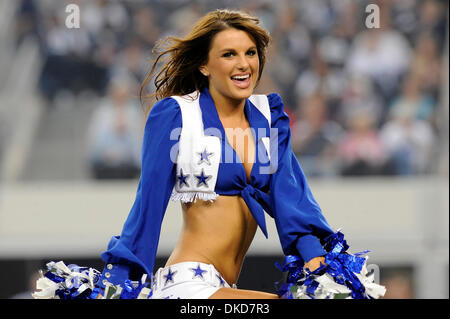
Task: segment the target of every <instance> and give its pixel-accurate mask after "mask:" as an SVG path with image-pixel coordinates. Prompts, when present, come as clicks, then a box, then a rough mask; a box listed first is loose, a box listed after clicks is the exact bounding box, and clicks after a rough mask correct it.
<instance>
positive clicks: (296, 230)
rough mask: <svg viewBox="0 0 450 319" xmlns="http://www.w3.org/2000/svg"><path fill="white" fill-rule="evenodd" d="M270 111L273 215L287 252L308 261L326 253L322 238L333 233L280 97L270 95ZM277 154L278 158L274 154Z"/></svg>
mask: <svg viewBox="0 0 450 319" xmlns="http://www.w3.org/2000/svg"><path fill="white" fill-rule="evenodd" d="M268 99H269V105H270V113H271V122H272V123H271V145H272V146H271V162H274V163H275V165H274V167H273V173H272V177H271V184H270V195H271V197H272V205H273V215H274V216H273V217H274V219H275V224H276V227H277V231H278V235H279V238H280V241H281V246H282V248H283V252H284V254H285V255H300V257H301V258H302V259H303V261H305V262H308V261H309V260H311V259H312V258H314V257H318V256H322V255H325V254H326V252H325V250H324V249H323V247H322V245H321V239H324V238H325V237H327V236H328V235H331V234H333V233H334V231H333V230H332V229H331V227H330V226H329V225H328V223H327V221H326V220H325V217H324V216H323V214H322V211H321V209H320V207H319V205H318V204H317V202H316V200H315V199H314V196H313V194H312V192H311V190H310V188H309V186H308V182H307V180H306V177H305V174H304V173H303V171H302V168H301V167H300V163H299V162H298V160H297V158H296V157H295V155H294V152H293V151H292V148H291V131H290V128H289V117H288V115H287V114H286V112H285V111H284V105H283V101H282V100H281V97H280V96H279V95H278V94H276V93H272V94H270V95H268ZM274 157H275V158H274Z"/></svg>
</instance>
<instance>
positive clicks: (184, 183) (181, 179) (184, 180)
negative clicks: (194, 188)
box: [177, 169, 189, 188]
mask: <svg viewBox="0 0 450 319" xmlns="http://www.w3.org/2000/svg"><path fill="white" fill-rule="evenodd" d="M188 177H189V174H186V175H183V169H180V175H178V176H177V178H178V180H179V181H180V188H181V187H183V186H184V185H186V186H187V187H189V184H188V182H187V181H186V178H188Z"/></svg>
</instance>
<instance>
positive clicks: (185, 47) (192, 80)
mask: <svg viewBox="0 0 450 319" xmlns="http://www.w3.org/2000/svg"><path fill="white" fill-rule="evenodd" d="M259 22H260V21H259V19H258V18H257V17H255V16H252V15H250V14H248V13H246V12H243V11H239V10H229V9H217V10H215V11H211V12H209V13H207V14H206V15H205V16H203V17H202V18H201V19H200V20H199V21H198V22H197V24H196V25H195V26H194V28H193V29H192V31H191V32H190V33H189V34H188V35H187V36H186V37H185V38H183V39H182V38H177V37H174V36H169V37H167V38H166V39H165V40H163V41H159V42H158V43H157V44H156V46H155V48H154V49H153V54H155V53H156V54H157V58H156V59H155V60H154V62H153V65H152V68H151V70H150V72H149V73H148V75H147V76H146V78H145V80H144V81H143V83H142V84H141V87H140V92H139V97H140V100H141V104H142V105H144V103H143V100H144V99H150V102H153V101H154V100H155V99H156V100H161V99H163V98H165V97H169V96H172V95H185V94H189V93H191V92H194V91H196V90H198V91H201V90H202V89H204V88H205V87H207V86H208V78H207V77H205V76H204V75H203V74H202V73H201V72H200V71H199V67H200V66H202V65H204V64H205V63H206V62H207V60H208V52H209V49H210V46H211V42H212V39H213V37H214V36H215V35H216V34H217V33H218V32H220V31H223V30H225V29H229V28H235V29H239V30H243V31H246V32H247V33H248V34H249V35H251V36H252V37H253V39H254V41H255V43H256V48H257V51H258V57H259V75H258V79H257V83H258V82H259V80H260V78H261V75H262V71H263V69H264V64H265V62H266V48H267V46H268V45H269V43H270V40H271V38H270V35H269V33H268V32H267V31H266V30H265V29H264V28H262V27H261V26H260V25H259ZM160 48H162V50H159V49H160ZM158 50H159V52H157V51H158ZM160 61H165V63H164V64H163V65H162V67H161V70H160V71H159V72H158V73H157V74H156V76H155V80H154V84H155V87H156V91H155V93H152V94H148V95H145V96H144V94H143V91H144V88H145V86H146V85H147V84H148V83H149V82H150V80H151V78H152V76H153V72H154V71H155V69H156V67H157V65H158V63H159V62H160ZM144 111H145V113H146V115H148V112H149V111H150V108H147V109H145V107H144Z"/></svg>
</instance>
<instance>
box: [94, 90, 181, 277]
mask: <svg viewBox="0 0 450 319" xmlns="http://www.w3.org/2000/svg"><path fill="white" fill-rule="evenodd" d="M181 126H182V118H181V110H180V107H179V105H178V103H177V102H176V101H175V100H174V99H172V98H166V99H163V100H161V101H159V102H157V103H156V104H155V105H154V106H153V108H152V109H151V111H150V114H149V116H148V118H147V121H146V124H145V130H144V137H143V144H142V155H141V156H142V158H141V160H142V168H141V176H140V180H139V184H138V188H137V193H136V198H135V201H134V204H133V206H132V208H131V211H130V212H129V215H128V217H127V219H126V221H125V224H124V226H123V229H122V232H121V235H120V236H114V237H112V239H111V240H110V242H109V244H108V248H107V250H106V251H105V252H103V253H102V259H103V260H104V261H105V263H106V267H105V268H104V270H103V274H102V276H101V278H100V283H99V284H100V285H101V286H104V284H102V282H103V281H104V279H106V280H107V281H109V282H111V283H113V284H119V283H121V282H123V281H124V280H126V279H128V278H129V277H130V276H131V275H132V274H133V277H136V278H137V279H140V278H139V277H140V276H142V274H143V273H146V274H148V275H149V276H150V275H151V274H152V273H153V265H154V262H155V257H156V252H157V248H158V242H159V236H160V231H161V224H162V221H163V217H164V214H165V211H166V208H167V205H168V202H169V199H170V195H171V192H172V189H173V187H174V184H175V174H176V172H175V164H174V163H175V160H176V158H175V156H176V154H177V151H178V138H179V131H180V130H176V129H177V128H181ZM176 132H178V133H176ZM139 275H140V276H139Z"/></svg>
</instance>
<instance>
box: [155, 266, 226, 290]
mask: <svg viewBox="0 0 450 319" xmlns="http://www.w3.org/2000/svg"><path fill="white" fill-rule="evenodd" d="M184 282H205V283H208V284H210V285H212V286H215V287H227V288H230V285H229V284H228V283H227V282H226V281H225V280H224V279H223V277H222V275H221V274H220V273H219V272H218V271H217V270H216V268H214V266H213V265H209V264H205V263H200V262H193V261H187V262H181V263H177V264H173V265H170V266H167V267H165V268H159V269H158V271H157V272H156V274H155V276H154V278H153V289H154V290H158V289H163V288H168V287H170V286H173V285H177V284H181V283H184Z"/></svg>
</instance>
